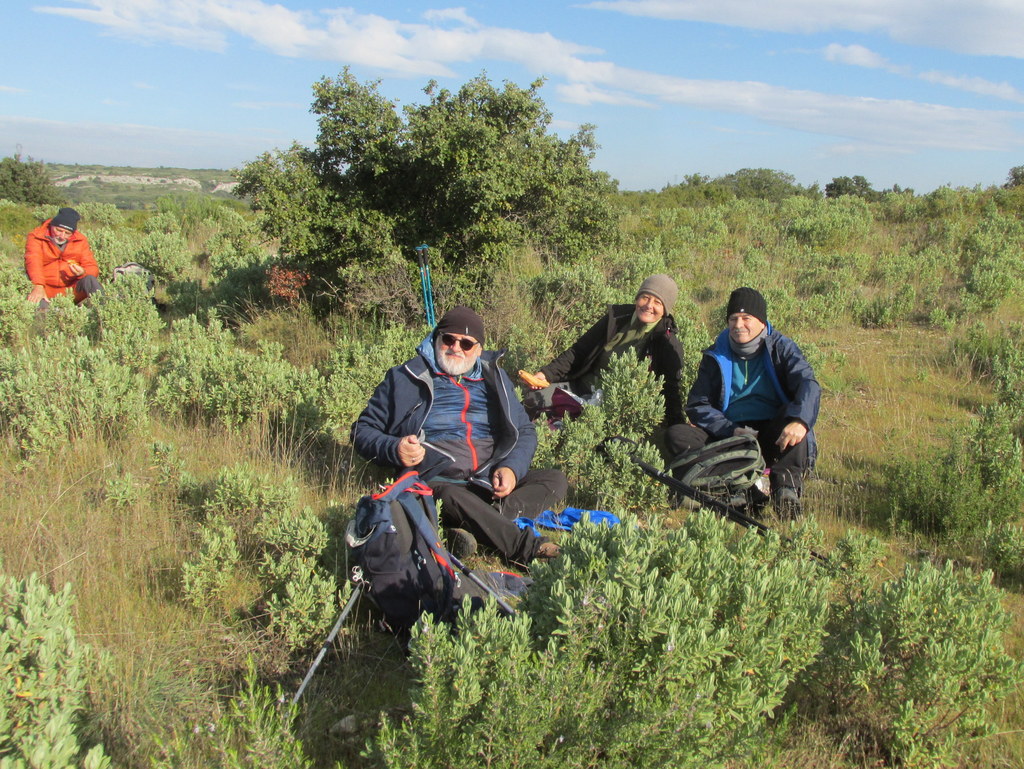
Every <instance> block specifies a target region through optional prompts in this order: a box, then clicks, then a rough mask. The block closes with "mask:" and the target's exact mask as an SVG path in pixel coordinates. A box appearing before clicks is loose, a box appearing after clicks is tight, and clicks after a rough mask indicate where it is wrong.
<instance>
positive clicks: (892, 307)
mask: <svg viewBox="0 0 1024 769" xmlns="http://www.w3.org/2000/svg"><path fill="white" fill-rule="evenodd" d="M916 304H917V291H916V290H915V289H914V287H913V286H912V285H910V284H907V283H905V284H903V285H902V286H900V287H899V288H897V289H895V290H894V291H892V292H891V293H889V292H886V293H882V294H878V295H877V296H875V297H874V298H872V299H868V300H861V301H859V302H856V303H855V309H854V314H855V315H856V317H857V320H858V321H859V322H860V324H861V325H862V326H864V327H865V328H891V327H892V326H895V325H897V324H898V323H901V322H903V321H905V320H907V319H908V318H910V315H911V313H912V312H913V311H914V308H915V306H916Z"/></svg>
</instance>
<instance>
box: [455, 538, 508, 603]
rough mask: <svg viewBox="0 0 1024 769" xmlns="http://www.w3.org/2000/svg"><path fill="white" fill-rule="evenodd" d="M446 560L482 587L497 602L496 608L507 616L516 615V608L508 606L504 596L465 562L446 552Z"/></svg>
mask: <svg viewBox="0 0 1024 769" xmlns="http://www.w3.org/2000/svg"><path fill="white" fill-rule="evenodd" d="M448 560H450V561H451V562H452V563H453V564H454V565H455V568H457V569H458V570H459V571H461V572H462V573H463V574H465V575H466V576H467V577H469V578H470V580H472V581H473V583H475V584H476V585H477V586H478V587H482V588H483V589H484V590H485V591H487V594H488V595H489V596H491V598H493V599H494V600H495V601H496V602H497V604H498V608H499V609H501V610H502V611H503V612H505V614H506V615H508V616H509V617H514V616H516V610H515V609H513V608H512V607H511V606H509V604H508V602H507V601H505V599H504V598H502V597H501V596H500V595H498V591H497V590H495V589H494V588H493V587H491V586H490V585H488V584H487V583H486V582H484V581H483V580H482V579H480V577H478V576H477V575H476V573H475V572H474V571H473V570H472V569H471V568H469V567H468V566H466V564H464V563H463V562H462V561H460V560H459V559H458V558H456V557H455V556H454V555H452V554H451V553H448Z"/></svg>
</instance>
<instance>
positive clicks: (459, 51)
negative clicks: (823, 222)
mask: <svg viewBox="0 0 1024 769" xmlns="http://www.w3.org/2000/svg"><path fill="white" fill-rule="evenodd" d="M76 1H77V2H79V3H82V4H87V5H89V6H91V7H92V8H93V10H91V11H90V10H84V9H78V10H74V9H67V8H64V9H54V8H46V9H42V10H44V11H46V12H60V13H66V14H68V15H77V16H78V17H79V18H82V19H85V20H87V21H90V22H94V23H97V24H103V25H105V26H107V28H108V29H110V30H111V31H113V32H116V33H118V34H126V33H127V32H128V31H129V30H130V31H131V32H132V33H134V34H136V35H137V36H138V38H139V39H141V40H154V39H158V38H160V37H161V36H163V38H162V39H165V40H168V41H170V42H172V43H175V44H184V43H182V42H181V41H182V40H183V39H184V38H187V37H189V36H190V35H191V34H192V33H193V32H194V33H195V34H196V35H197V36H198V37H199V38H200V39H201V40H203V41H206V42H207V43H209V44H211V45H213V44H220V45H224V41H225V37H224V35H226V33H227V32H228V31H230V32H232V33H234V34H239V35H242V36H245V37H248V38H249V39H251V40H253V41H255V42H256V43H258V44H259V45H261V46H263V47H265V48H266V49H267V50H270V51H271V52H273V53H276V54H278V55H281V56H301V57H306V58H313V59H323V60H330V61H341V62H345V63H350V64H356V65H362V66H366V67H371V68H376V69H379V70H383V71H386V72H391V73H395V74H399V75H408V76H413V75H429V76H446V75H455V74H456V73H455V72H453V71H452V69H451V67H452V66H454V65H455V64H456V63H461V62H470V61H472V62H474V63H476V62H479V61H481V60H488V59H490V60H500V61H505V62H512V63H516V64H519V65H521V66H522V67H524V68H525V69H526V70H527V71H528V72H536V73H538V74H543V75H544V76H546V77H549V78H552V79H559V80H561V81H563V82H560V83H559V84H558V89H559V93H560V94H561V95H562V96H563V97H564V98H565V99H566V100H569V101H574V102H575V103H579V104H593V103H604V104H613V105H628V106H652V105H657V104H661V105H680V106H683V107H687V108H693V109H701V110H711V111H718V112H725V113H730V114H738V115H745V116H749V117H751V118H754V119H756V120H761V121H764V122H766V123H768V124H770V125H773V126H781V127H785V128H789V129H793V130H797V131H803V132H808V133H813V134H820V135H824V136H829V137H842V138H844V139H848V140H852V141H856V142H864V143H870V144H877V145H880V146H893V147H907V148H921V147H941V148H946V149H957V150H971V149H974V150H992V149H1007V148H1017V147H1019V146H1020V145H1021V144H1022V143H1024V134H1022V133H1021V131H1020V129H1019V126H1018V123H1019V121H1020V120H1021V118H1022V116H1021V115H1020V114H1019V113H1012V112H1000V111H983V110H971V109H959V108H954V107H946V106H942V105H935V104H923V103H919V102H913V101H907V100H885V99H871V98H863V97H855V96H843V95H833V94H826V93H818V92H812V91H802V90H794V89H790V88H784V87H780V86H775V85H770V84H767V83H761V82H750V81H728V80H718V81H714V80H694V79H686V78H681V77H674V76H670V75H662V74H657V73H652V72H645V71H641V70H635V69H627V68H623V67H620V66H618V65H616V64H615V63H613V62H610V61H599V60H593V59H592V58H590V57H592V56H593V55H596V54H600V53H601V51H600V50H598V49H594V48H591V47H588V46H584V45H580V44H577V43H574V42H571V41H566V40H561V39H559V38H556V37H554V36H553V35H550V34H547V33H532V32H524V31H521V30H515V29H507V28H500V27H486V26H481V25H479V24H477V23H476V22H475V21H474V20H473V19H471V18H470V17H469V16H467V15H466V14H465V12H464V11H462V10H455V11H447V12H438V13H435V14H428V18H433V19H435V20H436V21H438V22H443V26H439V25H432V24H430V23H426V24H423V23H417V24H407V23H403V22H399V21H396V20H392V19H386V18H384V17H382V16H379V15H376V14H361V13H357V12H356V11H354V10H352V9H348V8H341V9H334V10H330V11H325V12H324V13H323V14H314V13H311V12H296V11H290V10H287V9H285V8H283V7H281V6H279V5H269V4H267V3H265V2H262V0H76ZM996 1H997V0H978V2H977V3H972V4H970V5H968V4H963V7H965V8H969V11H970V14H974V13H975V12H980V14H981V16H982V17H985V18H988V17H987V16H986V13H990V12H991V11H992V8H993V7H994V6H993V5H992V4H993V3H994V2H996ZM911 2H912V0H884V1H883V0H836V1H835V2H831V3H824V4H822V3H820V2H818V0H815V2H814V3H812V2H811V0H777V2H774V3H772V4H770V5H769V4H760V3H758V4H755V3H752V2H746V1H741V0H713V1H712V0H690V1H688V2H686V1H684V0H675V1H673V0H647V1H646V2H640V1H639V0H636V1H634V2H625V0H623V2H603V3H594V4H592V5H591V7H606V8H615V9H618V10H623V9H631V10H632V11H634V12H640V10H641V9H643V10H644V12H646V13H648V14H650V15H655V13H656V12H657V13H660V14H662V15H664V16H665V17H667V18H702V19H705V20H721V21H723V23H726V22H727V23H736V22H737V20H738V19H740V20H742V23H743V24H744V25H746V26H758V25H760V26H761V28H765V29H769V28H770V29H777V28H785V29H788V30H806V29H812V28H814V29H819V28H821V29H823V28H832V27H845V28H851V29H876V28H882V27H884V26H885V25H887V24H889V23H892V24H893V25H895V27H897V28H899V27H900V23H903V24H904V25H906V24H910V20H911V17H913V18H914V19H915V20H916V21H915V23H917V24H918V25H919V26H920V25H921V24H924V23H925V21H924V20H927V23H929V24H934V25H935V26H941V25H939V23H938V21H936V19H938V20H941V21H943V22H948V21H950V20H951V19H954V18H955V17H956V14H957V10H956V9H957V8H960V5H959V4H954V2H953V0H931V2H932V3H933V5H935V6H936V7H935V8H934V13H932V12H930V13H928V14H924V13H921V12H920V9H919V8H918V9H917V12H915V13H910V9H911V7H912V6H911V5H910V3H911ZM959 2H960V0H957V3H959ZM1021 7H1022V9H1024V5H1022V6H1021ZM979 9H980V10H979ZM741 11H742V12H741ZM673 14H674V15H673ZM1021 14H1024V10H1022V11H1021V12H1020V13H1017V12H1015V11H1007V13H1006V17H1007V18H1006V26H1007V27H1008V28H1010V29H1013V28H1015V26H1014V25H1015V24H1016V20H1017V19H1018V18H1019V17H1021ZM933 17H934V18H933ZM829 51H830V52H831V55H832V56H833V57H835V60H836V61H844V62H846V63H854V64H857V65H858V66H875V67H886V68H890V69H893V70H894V71H899V70H897V69H896V68H894V67H893V65H891V64H889V63H888V62H887V61H886V59H885V58H884V57H881V56H879V55H877V54H874V53H873V52H872V51H870V50H869V49H867V48H863V47H861V46H836V47H829V48H828V49H826V55H829ZM952 80H954V79H952V78H949V77H947V78H946V84H947V85H948V84H951V82H952ZM972 84H973V87H974V88H975V89H977V88H980V87H982V86H981V84H980V83H979V82H977V81H970V82H967V81H966V80H964V81H961V87H962V86H963V85H972ZM1004 91H1005V89H1004ZM979 92H980V91H979ZM253 103H255V102H253Z"/></svg>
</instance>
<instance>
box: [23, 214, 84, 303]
mask: <svg viewBox="0 0 1024 769" xmlns="http://www.w3.org/2000/svg"><path fill="white" fill-rule="evenodd" d="M81 218H82V217H81V216H80V215H79V213H78V212H77V211H76V210H75V209H73V208H62V209H60V211H58V212H57V215H56V216H55V217H53V218H52V219H47V220H46V221H45V222H43V223H42V224H40V225H39V226H38V227H36V228H35V229H34V230H32V232H30V233H29V234H28V239H27V240H26V242H25V272H26V273H27V274H28V279H29V280H31V281H32V291H30V292H29V295H28V301H30V302H32V303H33V304H38V305H39V306H40V308H43V309H45V308H46V307H48V306H49V301H48V300H50V299H52V298H53V297H55V296H57V295H58V294H63V293H64V292H66V291H67V290H68V289H73V290H74V292H75V304H78V303H80V302H83V301H85V300H86V299H87V298H88V297H90V296H92V295H93V294H95V293H96V292H97V291H99V290H100V281H99V277H100V267H99V265H98V264H96V259H95V257H93V255H92V250H91V249H90V248H89V240H88V238H86V237H85V235H83V234H82V233H80V232H78V222H79V220H80V219H81Z"/></svg>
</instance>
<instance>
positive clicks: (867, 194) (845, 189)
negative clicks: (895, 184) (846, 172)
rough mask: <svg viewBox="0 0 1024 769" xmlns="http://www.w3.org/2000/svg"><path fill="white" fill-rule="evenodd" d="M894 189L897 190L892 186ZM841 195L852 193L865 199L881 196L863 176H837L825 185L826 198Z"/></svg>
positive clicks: (874, 198)
mask: <svg viewBox="0 0 1024 769" xmlns="http://www.w3.org/2000/svg"><path fill="white" fill-rule="evenodd" d="M894 191H898V188H894ZM843 195H854V196H856V197H858V198H864V199H865V200H878V198H879V197H880V196H881V194H880V193H879V192H878V191H877V190H875V189H873V188H872V187H871V183H870V182H869V181H868V180H867V179H865V178H864V177H863V176H852V177H851V176H837V177H835V178H834V179H833V180H832V181H830V182H829V183H828V184H826V185H825V197H826V198H838V197H841V196H843Z"/></svg>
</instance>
